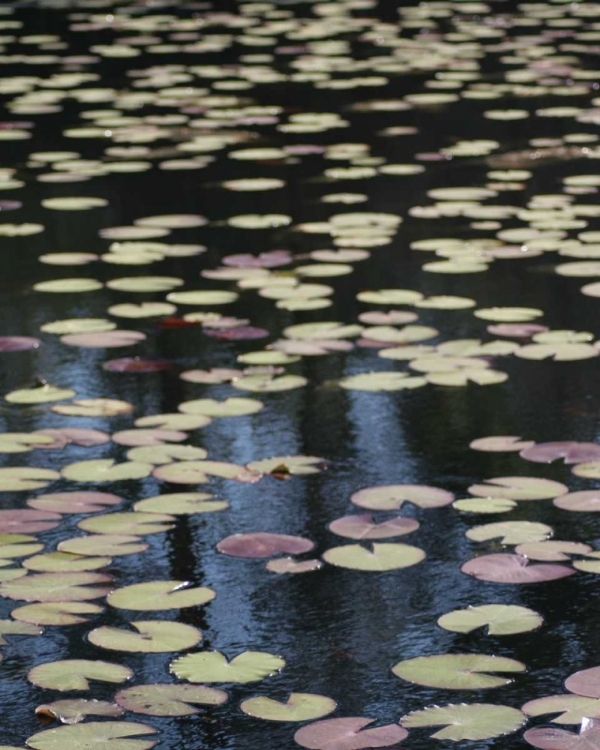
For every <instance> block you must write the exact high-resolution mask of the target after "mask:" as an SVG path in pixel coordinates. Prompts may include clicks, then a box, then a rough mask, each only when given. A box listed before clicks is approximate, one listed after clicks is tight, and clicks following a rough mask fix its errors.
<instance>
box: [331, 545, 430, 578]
mask: <svg viewBox="0 0 600 750" xmlns="http://www.w3.org/2000/svg"><path fill="white" fill-rule="evenodd" d="M323 559H324V560H325V561H326V562H328V563H329V564H330V565H336V566H337V567H340V568H350V569H352V570H368V571H371V572H374V573H381V572H383V571H387V570H398V569H399V568H409V567H411V566H412V565H416V564H417V563H420V562H421V561H422V560H424V559H425V552H423V550H422V549H419V548H418V547H412V546H411V545H409V544H393V543H387V544H385V543H383V544H378V543H377V542H376V543H375V544H373V549H372V550H370V549H367V547H363V546H361V545H360V544H344V545H342V546H341V547H332V548H331V549H328V550H326V551H325V552H324V553H323Z"/></svg>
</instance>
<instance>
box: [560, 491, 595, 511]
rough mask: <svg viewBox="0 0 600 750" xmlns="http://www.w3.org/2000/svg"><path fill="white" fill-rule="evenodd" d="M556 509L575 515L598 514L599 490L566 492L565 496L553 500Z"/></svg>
mask: <svg viewBox="0 0 600 750" xmlns="http://www.w3.org/2000/svg"><path fill="white" fill-rule="evenodd" d="M552 502H553V503H554V505H556V507H557V508H562V509H563V510H570V511H574V512H576V513H598V512H600V490H582V491H581V492H568V493H567V494H566V495H560V497H556V498H554V500H553V501H552Z"/></svg>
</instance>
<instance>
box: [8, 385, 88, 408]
mask: <svg viewBox="0 0 600 750" xmlns="http://www.w3.org/2000/svg"><path fill="white" fill-rule="evenodd" d="M74 395H75V391H72V390H70V389H69V388H57V387H56V386H54V385H49V384H48V383H46V384H44V385H38V386H35V387H34V388H21V389H19V390H17V391H11V392H10V393H8V394H7V395H6V396H5V397H4V398H5V400H6V401H8V402H9V403H10V404H47V403H50V402H52V401H64V399H66V398H72V397H73V396H74Z"/></svg>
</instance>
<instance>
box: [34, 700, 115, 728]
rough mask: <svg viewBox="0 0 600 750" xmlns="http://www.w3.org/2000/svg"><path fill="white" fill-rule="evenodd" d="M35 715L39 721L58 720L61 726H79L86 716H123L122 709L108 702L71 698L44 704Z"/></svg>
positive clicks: (36, 710) (37, 709)
mask: <svg viewBox="0 0 600 750" xmlns="http://www.w3.org/2000/svg"><path fill="white" fill-rule="evenodd" d="M35 715H36V716H38V717H39V718H40V719H58V721H60V723H61V724H79V722H81V721H83V720H84V719H85V718H86V716H110V717H112V718H115V717H117V718H118V717H119V716H122V715H123V709H122V708H121V707H120V706H117V705H115V704H114V703H109V702H108V701H98V700H86V699H85V698H73V699H71V700H62V701H53V702H52V703H44V704H42V705H41V706H38V707H37V708H36V709H35Z"/></svg>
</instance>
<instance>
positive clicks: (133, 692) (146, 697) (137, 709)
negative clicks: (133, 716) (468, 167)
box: [115, 683, 227, 716]
mask: <svg viewBox="0 0 600 750" xmlns="http://www.w3.org/2000/svg"><path fill="white" fill-rule="evenodd" d="M226 700H227V693H226V692H224V691H223V690H219V689H218V688H213V687H207V686H206V685H174V684H172V683H166V684H163V685H160V684H154V685H136V686H134V687H130V688H125V689H124V690H119V692H118V693H117V694H116V695H115V701H116V702H117V703H118V704H119V706H121V707H122V708H124V709H125V710H126V711H133V712H134V713H137V714H148V715H150V716H190V715H192V714H197V713H198V709H197V708H194V706H196V705H206V706H218V705H220V704H221V703H224V702H225V701H226Z"/></svg>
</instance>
